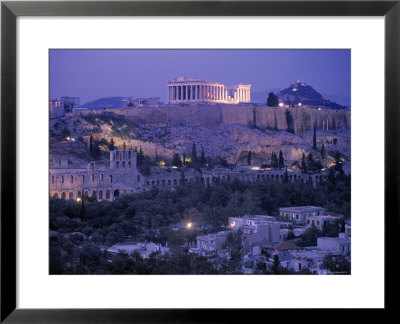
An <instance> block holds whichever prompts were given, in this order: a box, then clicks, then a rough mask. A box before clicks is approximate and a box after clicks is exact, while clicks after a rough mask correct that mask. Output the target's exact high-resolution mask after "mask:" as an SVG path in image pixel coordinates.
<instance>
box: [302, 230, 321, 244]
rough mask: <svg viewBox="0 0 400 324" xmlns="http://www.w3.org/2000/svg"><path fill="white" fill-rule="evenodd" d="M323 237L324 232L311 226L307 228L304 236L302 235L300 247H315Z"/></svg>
mask: <svg viewBox="0 0 400 324" xmlns="http://www.w3.org/2000/svg"><path fill="white" fill-rule="evenodd" d="M321 236H322V231H321V230H320V229H319V228H318V227H316V226H311V227H309V228H307V229H306V230H305V231H304V233H303V234H301V235H300V238H301V242H299V245H300V246H315V245H317V239H318V237H321Z"/></svg>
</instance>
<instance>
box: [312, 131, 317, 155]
mask: <svg viewBox="0 0 400 324" xmlns="http://www.w3.org/2000/svg"><path fill="white" fill-rule="evenodd" d="M312 143H313V144H312V146H313V149H314V150H316V149H317V128H316V127H315V126H314V135H313V142H312Z"/></svg>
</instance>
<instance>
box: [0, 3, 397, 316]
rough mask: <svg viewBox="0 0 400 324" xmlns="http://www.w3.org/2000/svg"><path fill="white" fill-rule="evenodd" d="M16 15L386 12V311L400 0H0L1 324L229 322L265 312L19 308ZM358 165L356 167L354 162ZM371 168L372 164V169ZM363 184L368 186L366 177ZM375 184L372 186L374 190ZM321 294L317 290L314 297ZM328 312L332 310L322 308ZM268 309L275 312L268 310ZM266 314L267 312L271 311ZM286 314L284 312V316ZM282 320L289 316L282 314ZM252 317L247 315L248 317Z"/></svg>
mask: <svg viewBox="0 0 400 324" xmlns="http://www.w3.org/2000/svg"><path fill="white" fill-rule="evenodd" d="M19 16H384V17H385V179H384V180H385V312H386V315H387V311H390V310H392V311H394V310H395V309H396V306H397V303H396V299H395V298H391V296H395V295H394V292H395V290H396V287H398V286H399V279H398V277H399V276H398V274H397V273H396V271H395V267H393V266H392V262H394V261H393V259H395V256H396V255H398V251H397V250H396V247H397V242H396V240H395V239H396V238H398V237H399V215H400V200H399V198H400V192H399V181H400V173H399V166H400V163H399V162H400V161H399V157H400V145H399V138H400V134H399V129H400V113H399V110H400V64H399V62H400V1H399V0H395V1H321V0H317V1H293V0H292V1H125V2H119V1H118V2H117V1H116V2H113V1H101V2H97V1H95V2H88V1H86V2H85V1H82V2H80V1H79V2H76V1H69V2H68V1H37V2H36V1H33V2H32V1H29V2H28V1H2V3H1V322H3V321H4V322H5V323H33V322H34V323H89V322H90V323H97V322H100V323H114V322H115V323H128V322H129V323H131V322H135V323H149V322H157V323H158V322H162V323H169V322H174V323H197V322H214V323H215V322H234V321H236V320H237V319H238V318H239V317H238V315H242V313H243V312H246V314H248V315H249V314H250V311H251V318H252V319H254V320H255V319H256V318H258V317H259V316H261V317H262V316H265V310H260V309H258V310H240V309H236V310H228V309H225V310H224V309H217V310H213V311H211V310H204V309H203V310H195V309H96V310H94V309H79V310H78V309H62V310H61V309H51V310H50V309H17V308H16V300H17V294H16V270H17V269H16V235H17V234H16V189H17V188H16V161H17V156H16V151H17V150H16V143H17V141H16V127H17V125H16V35H17V33H16V32H17V31H16V19H17V17H19ZM355 167H356V166H355ZM372 173H373V170H372ZM366 186H368V184H367V183H366ZM371 190H373V188H371ZM316 297H318V296H316ZM327 311H329V310H327ZM271 312H274V311H272V310H271ZM268 314H270V313H268ZM285 316H287V314H286V315H285ZM285 318H286V319H287V317H285ZM249 320H250V318H249Z"/></svg>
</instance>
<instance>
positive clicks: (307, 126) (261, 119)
mask: <svg viewBox="0 0 400 324" xmlns="http://www.w3.org/2000/svg"><path fill="white" fill-rule="evenodd" d="M106 112H108V113H112V114H116V115H122V116H125V118H126V119H128V120H131V121H133V122H136V123H139V124H149V125H160V126H169V127H174V126H175V127H176V126H188V127H197V126H204V127H213V126H217V125H219V124H221V123H224V124H239V125H246V126H257V127H258V128H261V129H274V130H288V129H289V130H292V131H293V132H295V133H304V132H305V131H307V130H311V129H313V128H314V127H317V129H324V130H327V129H328V130H334V129H350V128H351V112H350V111H349V110H328V109H322V110H318V109H307V108H270V107H253V106H246V105H235V106H232V105H198V106H195V105H190V106H166V107H159V108H130V109H107V110H106ZM93 113H95V112H93ZM288 123H289V124H288Z"/></svg>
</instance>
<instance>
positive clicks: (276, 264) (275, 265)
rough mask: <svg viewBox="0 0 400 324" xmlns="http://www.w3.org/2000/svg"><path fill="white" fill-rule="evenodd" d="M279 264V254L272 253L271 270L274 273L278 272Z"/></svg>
mask: <svg viewBox="0 0 400 324" xmlns="http://www.w3.org/2000/svg"><path fill="white" fill-rule="evenodd" d="M280 265H281V262H280V261H279V256H278V255H277V254H275V255H274V263H273V265H272V272H273V273H274V274H278V273H279V267H280Z"/></svg>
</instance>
